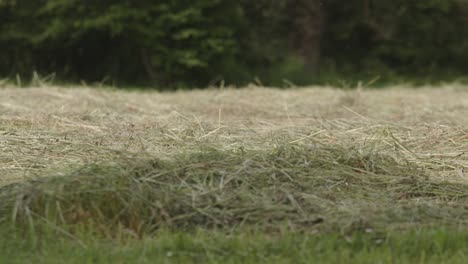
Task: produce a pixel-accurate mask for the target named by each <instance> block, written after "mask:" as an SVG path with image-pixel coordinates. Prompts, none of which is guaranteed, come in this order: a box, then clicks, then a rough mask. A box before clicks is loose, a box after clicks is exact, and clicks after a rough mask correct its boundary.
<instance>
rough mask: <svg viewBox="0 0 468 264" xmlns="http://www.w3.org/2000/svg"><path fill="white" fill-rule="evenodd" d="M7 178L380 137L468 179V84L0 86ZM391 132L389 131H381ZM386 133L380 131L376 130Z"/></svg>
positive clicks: (452, 176) (448, 176)
mask: <svg viewBox="0 0 468 264" xmlns="http://www.w3.org/2000/svg"><path fill="white" fill-rule="evenodd" d="M0 114H1V115H0V135H1V137H0V149H1V152H0V171H1V174H2V177H1V178H0V182H1V184H7V183H11V182H16V181H21V180H23V179H25V178H29V177H32V176H41V175H45V176H48V175H50V172H52V171H57V170H60V168H61V167H63V166H70V165H77V166H79V165H80V164H84V163H86V162H89V161H95V160H101V159H112V158H113V156H114V155H115V153H116V152H119V151H130V152H136V153H139V152H146V153H149V154H151V155H154V156H157V157H167V156H168V155H172V154H175V153H177V152H180V151H183V150H185V149H184V148H186V147H188V148H190V146H191V145H192V144H195V143H198V142H202V143H203V142H208V143H211V144H216V145H218V146H219V147H220V148H222V149H226V150H227V149H235V148H239V147H241V146H242V147H243V148H245V149H261V148H270V147H272V144H271V140H268V139H271V138H272V137H275V136H278V135H285V134H286V135H287V136H288V137H290V138H291V142H292V143H297V144H301V143H303V142H307V141H308V140H310V139H315V140H319V141H321V142H324V143H329V144H356V145H359V144H366V142H369V141H378V143H379V144H382V145H384V146H385V145H388V151H390V152H391V151H392V150H391V148H393V147H395V140H394V138H393V137H395V138H396V139H398V141H399V142H400V143H401V146H398V144H397V147H402V148H403V147H404V148H407V149H406V150H404V151H403V152H404V154H405V155H407V157H408V158H409V159H412V158H415V157H421V158H426V157H427V158H429V157H433V158H438V159H439V160H440V162H443V163H444V162H445V163H447V164H450V165H447V166H449V167H450V168H451V169H453V170H450V171H449V172H445V171H437V172H436V175H434V176H435V177H439V178H441V179H444V180H450V181H461V182H463V181H466V180H467V179H468V176H467V177H466V178H465V177H464V175H463V173H462V172H461V170H462V169H463V168H466V167H467V166H468V158H467V155H465V152H466V151H468V88H466V87H461V86H460V87H458V86H454V85H452V86H447V87H443V88H436V89H434V88H427V89H424V88H419V89H416V90H409V89H405V87H395V88H393V89H386V90H361V91H356V90H352V91H343V90H335V89H330V88H318V87H311V88H302V89H294V90H275V89H265V88H256V87H252V88H246V89H242V90H229V89H226V90H207V91H192V92H177V93H157V92H125V91H117V90H110V89H89V88H81V87H80V88H66V89H62V88H56V87H40V88H25V89H17V88H3V89H1V90H0ZM384 130H388V132H390V133H391V134H392V135H393V136H389V135H387V136H385V138H382V136H381V134H382V131H384ZM379 134H380V135H379Z"/></svg>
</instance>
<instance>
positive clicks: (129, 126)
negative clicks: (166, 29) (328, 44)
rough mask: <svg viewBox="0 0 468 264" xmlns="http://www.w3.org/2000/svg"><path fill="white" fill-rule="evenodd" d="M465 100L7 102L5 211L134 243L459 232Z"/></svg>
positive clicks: (2, 130) (49, 96)
mask: <svg viewBox="0 0 468 264" xmlns="http://www.w3.org/2000/svg"><path fill="white" fill-rule="evenodd" d="M467 95H468V89H467V88H465V87H463V86H456V85H451V86H446V87H441V88H430V87H429V88H419V89H416V90H411V89H405V88H404V87H394V88H392V89H385V90H353V91H343V90H337V89H331V88H320V87H311V88H303V89H293V90H275V89H266V88H258V87H250V88H246V89H242V90H234V89H225V90H214V89H212V90H205V91H190V92H187V91H184V92H176V93H157V92H149V91H143V92H142V91H139V92H136V91H134V92H125V91H118V90H110V89H107V90H106V89H88V88H66V89H65V88H57V87H42V88H28V89H15V88H4V89H1V90H0V113H1V116H0V149H1V152H0V171H1V175H2V176H1V178H0V183H1V184H2V185H3V186H6V185H8V184H11V183H19V185H18V184H16V185H9V186H6V187H4V188H3V189H4V191H3V192H2V198H3V199H5V201H11V203H5V206H3V207H2V208H0V210H7V211H10V212H13V214H14V218H17V219H21V218H22V217H24V216H25V215H24V214H25V212H33V213H34V214H35V215H38V216H39V218H44V217H46V218H47V219H49V221H53V222H54V223H60V222H62V223H67V224H73V223H83V222H86V221H90V219H93V221H94V222H95V223H97V224H98V226H119V225H122V226H124V227H125V228H127V229H129V230H131V231H132V232H133V233H134V234H137V235H141V233H146V232H151V231H152V230H154V229H157V228H159V227H172V228H177V229H180V228H182V229H187V228H194V227H207V228H227V229H230V228H235V227H239V226H251V225H258V226H259V227H260V228H262V229H267V230H277V229H278V228H280V227H281V226H282V225H286V226H288V227H289V228H293V229H296V230H311V229H313V230H325V231H327V230H337V229H339V230H348V229H349V230H355V229H360V228H371V227H372V228H383V227H390V228H402V227H403V228H404V227H407V226H415V225H439V224H452V225H466V224H468V222H466V221H467V220H466V219H468V206H467V204H468V187H467V186H468V175H465V168H466V167H467V166H468V159H467V155H466V154H465V152H467V151H468V117H467V112H468V96H467ZM32 180H34V181H32ZM24 182H27V183H26V184H24ZM18 197H20V198H18ZM12 205H14V206H12ZM51 212H52V213H51Z"/></svg>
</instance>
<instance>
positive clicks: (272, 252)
mask: <svg viewBox="0 0 468 264" xmlns="http://www.w3.org/2000/svg"><path fill="white" fill-rule="evenodd" d="M0 230H1V234H2V239H1V240H0V251H1V252H2V254H0V263H48V264H50V263H80V264H82V263H466V261H468V232H467V231H466V230H464V231H461V230H460V231H457V230H451V231H449V230H442V229H438V230H419V231H411V232H392V233H386V234H379V235H376V234H362V233H356V234H354V235H349V236H343V235H311V234H297V233H294V234H290V233H289V234H278V235H275V236H271V235H266V234H264V233H249V232H242V233H236V234H231V235H226V234H225V233H221V232H215V231H209V232H207V231H197V232H193V233H180V232H175V233H174V232H167V231H160V232H158V233H156V234H155V235H154V236H152V237H150V238H149V237H148V238H143V239H142V240H126V241H120V242H119V241H117V242H116V241H109V240H95V239H93V238H90V237H88V239H86V238H84V239H83V240H82V241H81V243H78V242H77V241H76V240H71V239H64V238H57V237H55V236H53V235H51V234H49V235H47V236H44V237H42V238H41V239H40V240H36V241H35V242H33V241H32V240H27V239H23V238H21V236H20V235H19V233H18V232H13V233H12V232H9V233H5V232H3V231H4V230H3V229H0Z"/></svg>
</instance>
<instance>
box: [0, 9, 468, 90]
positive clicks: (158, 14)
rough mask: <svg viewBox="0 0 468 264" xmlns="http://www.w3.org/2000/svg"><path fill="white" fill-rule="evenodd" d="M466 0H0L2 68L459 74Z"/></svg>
mask: <svg viewBox="0 0 468 264" xmlns="http://www.w3.org/2000/svg"><path fill="white" fill-rule="evenodd" d="M467 12H468V4H467V3H466V1H463V0H430V1H429V0H427V1H406V0H395V1H377V0H350V1H339V0H323V1H319V0H292V1H291V0H279V1H273V0H258V1H247V0H240V1H229V0H194V1H183V0H174V1H170V2H168V1H161V0H159V1H148V0H146V1H110V0H101V1H86V2H83V1H69V0H48V1H33V0H22V1H13V0H0V76H1V77H2V78H14V77H15V76H16V75H19V76H23V78H24V77H25V76H28V77H29V76H31V74H32V73H33V72H34V71H37V72H39V73H40V74H43V75H44V74H50V73H56V74H57V76H58V77H59V78H60V79H61V80H65V81H72V82H78V81H86V82H93V81H102V80H103V79H106V80H110V81H113V82H115V83H117V84H120V85H151V86H157V87H181V86H184V87H186V86H189V87H193V86H207V85H218V84H220V83H222V82H223V83H227V84H237V85H241V84H245V83H247V82H252V81H256V82H259V83H261V84H264V85H282V84H285V83H287V84H291V83H294V84H312V83H324V82H331V81H333V80H336V79H337V78H340V79H345V80H353V79H359V80H363V81H367V82H374V81H378V82H383V81H389V80H390V81H392V80H398V79H400V78H422V79H428V80H437V79H444V78H449V79H453V78H459V77H462V76H463V74H464V70H465V69H466V66H467V65H468V51H467V50H468V49H467V46H468V34H467V33H468V32H466V31H467V30H466V27H464V26H463V25H464V24H465V22H466V20H467V19H466V17H467V16H466V15H467Z"/></svg>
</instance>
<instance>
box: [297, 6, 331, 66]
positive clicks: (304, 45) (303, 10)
mask: <svg viewBox="0 0 468 264" xmlns="http://www.w3.org/2000/svg"><path fill="white" fill-rule="evenodd" d="M289 10H290V14H291V15H292V17H293V25H292V26H293V29H292V32H293V33H292V35H291V42H292V46H293V48H294V50H295V51H296V53H297V54H298V55H299V56H300V57H301V58H302V59H303V61H304V63H305V66H306V68H307V70H308V71H309V72H311V73H316V72H317V71H318V70H319V65H320V55H321V40H322V33H323V28H324V21H325V10H324V7H323V4H322V1H320V0H294V1H291V2H290V6H289Z"/></svg>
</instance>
